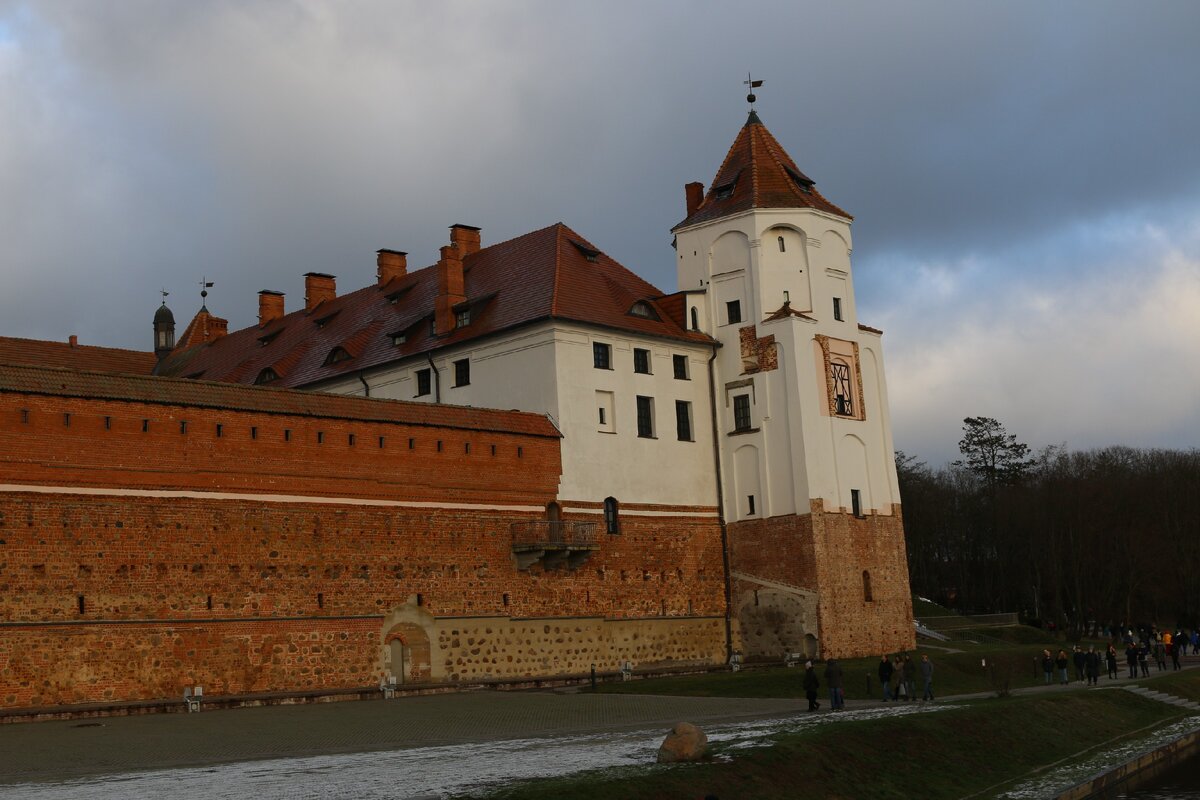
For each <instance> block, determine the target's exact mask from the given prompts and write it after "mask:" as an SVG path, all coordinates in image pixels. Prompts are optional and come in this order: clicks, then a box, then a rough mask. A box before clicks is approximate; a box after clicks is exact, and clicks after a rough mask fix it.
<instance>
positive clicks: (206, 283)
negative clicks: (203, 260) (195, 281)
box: [200, 278, 213, 308]
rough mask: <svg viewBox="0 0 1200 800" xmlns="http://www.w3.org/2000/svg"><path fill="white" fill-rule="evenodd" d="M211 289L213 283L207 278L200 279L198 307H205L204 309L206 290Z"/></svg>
mask: <svg viewBox="0 0 1200 800" xmlns="http://www.w3.org/2000/svg"><path fill="white" fill-rule="evenodd" d="M212 287H213V282H212V281H210V280H209V279H208V278H201V279H200V305H201V306H202V307H205V308H206V307H207V302H206V298H207V297H208V290H209V289H211V288H212Z"/></svg>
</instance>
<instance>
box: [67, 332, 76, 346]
mask: <svg viewBox="0 0 1200 800" xmlns="http://www.w3.org/2000/svg"><path fill="white" fill-rule="evenodd" d="M67 344H69V345H71V347H79V337H78V336H76V335H75V334H73V333H72V334H71V336H70V337H69V338H68V339H67Z"/></svg>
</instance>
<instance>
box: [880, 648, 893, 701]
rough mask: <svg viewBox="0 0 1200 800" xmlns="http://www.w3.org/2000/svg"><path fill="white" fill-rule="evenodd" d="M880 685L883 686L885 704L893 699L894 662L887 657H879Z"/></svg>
mask: <svg viewBox="0 0 1200 800" xmlns="http://www.w3.org/2000/svg"><path fill="white" fill-rule="evenodd" d="M879 683H880V685H881V686H883V702H885V703H886V702H887V701H888V700H891V699H892V662H891V659H889V658H888V657H887V656H886V655H882V656H880V657H879Z"/></svg>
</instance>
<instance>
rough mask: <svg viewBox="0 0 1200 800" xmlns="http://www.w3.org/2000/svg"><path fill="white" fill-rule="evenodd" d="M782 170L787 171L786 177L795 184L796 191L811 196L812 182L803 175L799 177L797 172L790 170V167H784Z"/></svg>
mask: <svg viewBox="0 0 1200 800" xmlns="http://www.w3.org/2000/svg"><path fill="white" fill-rule="evenodd" d="M784 169H785V170H786V171H787V174H788V177H789V178H791V179H792V180H793V181H794V182H795V184H796V188H797V189H799V190H800V191H802V192H804V193H805V194H812V186H813V182H812V180H810V179H809V178H807V177H805V176H804V175H801V174H800V173H799V172H797V171H796V170H794V169H792V168H791V167H787V166H785V167H784Z"/></svg>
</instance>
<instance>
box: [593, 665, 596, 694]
mask: <svg viewBox="0 0 1200 800" xmlns="http://www.w3.org/2000/svg"><path fill="white" fill-rule="evenodd" d="M592 691H593V692H594V691H596V665H595V664H592Z"/></svg>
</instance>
